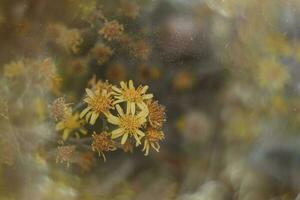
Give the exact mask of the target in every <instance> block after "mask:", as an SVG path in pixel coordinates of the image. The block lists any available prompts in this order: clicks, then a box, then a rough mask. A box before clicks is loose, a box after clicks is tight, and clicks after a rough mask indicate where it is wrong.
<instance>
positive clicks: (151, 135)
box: [143, 128, 165, 156]
mask: <svg viewBox="0 0 300 200" xmlns="http://www.w3.org/2000/svg"><path fill="white" fill-rule="evenodd" d="M164 138H165V136H164V133H163V132H162V131H159V130H156V129H153V128H150V129H148V130H147V131H146V136H145V141H144V147H143V151H145V156H147V155H148V154H149V150H150V146H151V147H152V148H153V149H154V150H155V151H157V152H159V149H160V145H159V143H158V142H159V141H161V140H163V139H164Z"/></svg>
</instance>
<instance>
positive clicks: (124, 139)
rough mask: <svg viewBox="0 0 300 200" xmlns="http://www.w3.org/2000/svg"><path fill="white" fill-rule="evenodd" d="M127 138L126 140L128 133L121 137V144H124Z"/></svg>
mask: <svg viewBox="0 0 300 200" xmlns="http://www.w3.org/2000/svg"><path fill="white" fill-rule="evenodd" d="M127 138H128V133H125V134H124V135H123V137H122V140H121V144H125V142H126V140H127Z"/></svg>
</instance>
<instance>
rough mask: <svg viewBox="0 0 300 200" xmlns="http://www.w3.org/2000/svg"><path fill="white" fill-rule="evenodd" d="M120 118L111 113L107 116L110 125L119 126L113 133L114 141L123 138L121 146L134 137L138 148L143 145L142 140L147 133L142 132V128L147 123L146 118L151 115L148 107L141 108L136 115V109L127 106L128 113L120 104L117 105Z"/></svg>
mask: <svg viewBox="0 0 300 200" xmlns="http://www.w3.org/2000/svg"><path fill="white" fill-rule="evenodd" d="M116 108H117V111H118V114H119V115H118V116H117V117H116V116H114V115H112V114H111V113H110V114H108V115H107V120H108V122H109V123H111V124H114V125H117V126H118V128H117V129H115V130H113V131H112V132H111V137H112V139H115V138H119V137H121V136H122V139H121V144H125V142H126V141H127V138H128V137H132V136H133V137H134V139H135V141H136V146H138V145H140V144H141V140H140V139H141V138H142V137H144V136H145V133H144V132H143V131H141V127H142V126H143V125H144V123H145V122H146V121H147V119H146V117H147V115H148V113H149V111H148V108H147V106H145V105H143V106H141V111H140V112H139V113H136V111H135V109H130V108H131V107H130V106H128V105H127V109H126V113H124V111H123V109H122V108H121V107H120V105H119V104H117V105H116Z"/></svg>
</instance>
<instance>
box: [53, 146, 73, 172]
mask: <svg viewBox="0 0 300 200" xmlns="http://www.w3.org/2000/svg"><path fill="white" fill-rule="evenodd" d="M75 149H76V147H75V145H67V146H59V147H57V155H56V162H57V163H58V162H60V163H63V162H67V166H68V167H69V166H70V161H71V157H72V155H73V153H74V151H75Z"/></svg>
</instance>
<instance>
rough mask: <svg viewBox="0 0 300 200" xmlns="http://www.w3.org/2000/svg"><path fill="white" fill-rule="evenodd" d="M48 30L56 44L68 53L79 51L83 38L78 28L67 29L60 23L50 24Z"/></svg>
mask: <svg viewBox="0 0 300 200" xmlns="http://www.w3.org/2000/svg"><path fill="white" fill-rule="evenodd" d="M49 32H50V34H52V35H53V39H54V41H55V42H56V44H57V45H59V46H61V47H63V48H64V49H65V50H67V51H68V52H70V53H74V54H76V53H79V51H80V45H81V44H82V42H83V38H82V37H81V34H80V32H79V30H78V29H68V28H67V27H65V26H64V25H62V24H52V25H50V26H49Z"/></svg>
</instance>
